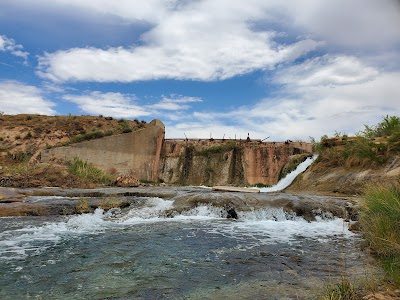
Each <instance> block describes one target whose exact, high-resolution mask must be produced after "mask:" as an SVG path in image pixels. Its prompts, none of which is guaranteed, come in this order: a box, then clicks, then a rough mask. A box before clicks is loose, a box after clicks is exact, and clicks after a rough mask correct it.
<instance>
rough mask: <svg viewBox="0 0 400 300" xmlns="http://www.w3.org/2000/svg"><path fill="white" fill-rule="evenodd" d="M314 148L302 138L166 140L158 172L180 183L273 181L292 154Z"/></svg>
mask: <svg viewBox="0 0 400 300" xmlns="http://www.w3.org/2000/svg"><path fill="white" fill-rule="evenodd" d="M312 150H313V149H312V144H309V143H300V142H286V143H270V142H267V143H262V142H260V141H250V142H246V141H233V140H224V141H223V140H218V141H216V140H214V141H210V140H187V141H184V140H181V141H177V140H166V141H164V145H163V150H162V152H161V158H160V164H159V172H158V176H159V178H160V179H161V180H163V181H164V182H166V183H178V184H192V185H225V184H231V185H246V184H256V183H263V184H268V185H273V184H276V183H277V182H278V179H279V174H280V171H281V169H282V168H283V166H284V165H285V164H286V163H287V162H288V160H289V157H290V156H291V155H294V154H299V153H312Z"/></svg>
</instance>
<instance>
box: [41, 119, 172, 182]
mask: <svg viewBox="0 0 400 300" xmlns="http://www.w3.org/2000/svg"><path fill="white" fill-rule="evenodd" d="M164 134H165V126H164V124H163V123H162V122H161V121H159V120H153V121H152V122H150V123H149V124H147V125H146V127H144V128H142V129H139V130H137V131H133V132H130V133H123V134H118V135H113V136H108V137H103V138H100V139H96V140H90V141H85V142H81V143H77V144H71V145H69V146H65V147H58V148H51V149H46V150H43V151H42V152H41V161H42V162H51V161H55V160H60V159H61V160H64V161H68V160H72V159H74V158H75V157H77V158H80V159H82V160H84V161H89V162H91V163H93V164H94V165H95V166H96V167H98V168H99V169H101V170H103V171H106V172H112V173H118V174H131V175H133V176H134V177H136V178H138V179H140V180H148V181H157V180H158V165H159V159H160V153H161V149H162V144H163V140H164Z"/></svg>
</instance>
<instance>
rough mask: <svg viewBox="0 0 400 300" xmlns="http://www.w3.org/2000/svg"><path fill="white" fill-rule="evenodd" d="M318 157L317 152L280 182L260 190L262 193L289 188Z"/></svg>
mask: <svg viewBox="0 0 400 300" xmlns="http://www.w3.org/2000/svg"><path fill="white" fill-rule="evenodd" d="M317 158H318V155H317V154H315V155H313V156H312V157H308V158H307V159H306V160H305V161H303V162H302V163H301V164H299V165H298V166H297V168H296V169H295V170H293V171H292V172H290V173H289V174H287V175H286V176H285V177H284V178H282V179H281V180H279V182H278V183H277V184H276V185H274V186H271V187H266V188H261V189H260V191H261V192H262V193H270V192H277V191H282V190H283V189H285V188H287V187H288V186H289V185H291V184H292V182H293V181H294V180H295V179H296V177H297V176H298V175H299V174H301V173H303V172H304V171H305V170H307V168H308V167H309V166H310V165H311V164H312V163H313V162H314V161H315V160H316V159H317Z"/></svg>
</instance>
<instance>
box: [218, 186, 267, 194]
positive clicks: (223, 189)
mask: <svg viewBox="0 0 400 300" xmlns="http://www.w3.org/2000/svg"><path fill="white" fill-rule="evenodd" d="M211 190H212V191H219V192H240V193H259V192H260V190H259V189H254V188H242V187H236V186H213V187H212V189H211Z"/></svg>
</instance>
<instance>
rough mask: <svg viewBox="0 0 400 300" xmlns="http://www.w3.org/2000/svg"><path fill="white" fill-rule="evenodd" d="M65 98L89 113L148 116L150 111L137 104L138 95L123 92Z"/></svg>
mask: <svg viewBox="0 0 400 300" xmlns="http://www.w3.org/2000/svg"><path fill="white" fill-rule="evenodd" d="M62 98H63V99H64V100H66V101H69V102H73V103H75V104H77V105H78V107H79V108H80V109H81V110H82V111H84V112H86V113H89V114H93V115H101V114H102V115H107V116H113V117H117V118H136V117H140V116H148V115H150V112H149V111H147V110H145V109H143V108H142V107H140V106H139V105H137V104H135V102H136V97H135V96H132V95H125V94H121V93H112V92H109V93H101V92H98V91H94V92H90V93H86V94H84V95H65V96H63V97H62Z"/></svg>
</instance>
